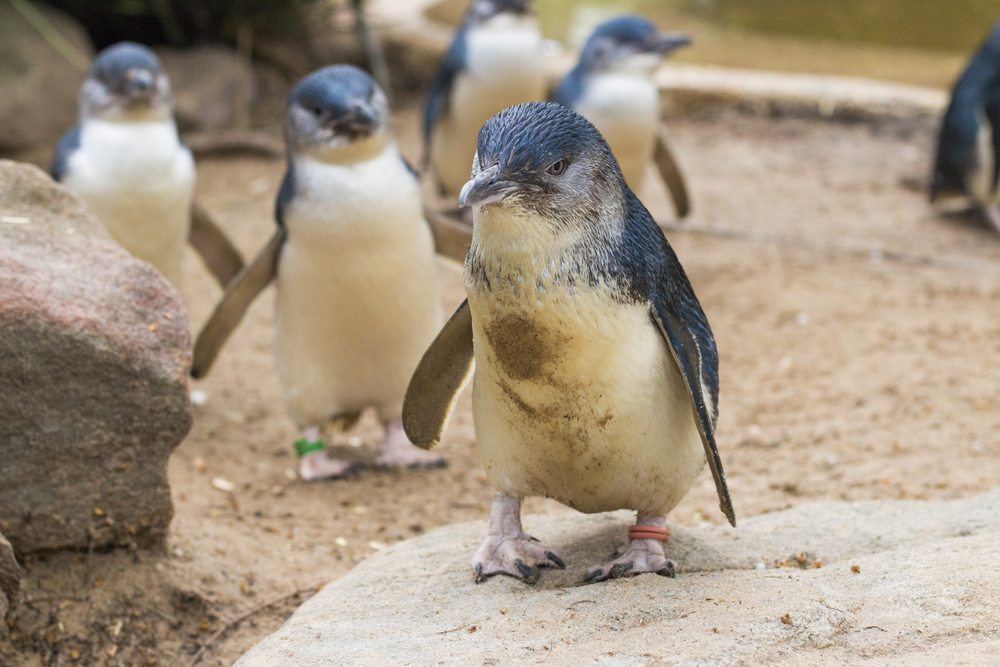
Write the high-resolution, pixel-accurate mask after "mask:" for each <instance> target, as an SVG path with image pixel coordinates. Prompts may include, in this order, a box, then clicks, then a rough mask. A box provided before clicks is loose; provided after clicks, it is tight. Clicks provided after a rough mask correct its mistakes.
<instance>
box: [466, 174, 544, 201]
mask: <svg viewBox="0 0 1000 667" xmlns="http://www.w3.org/2000/svg"><path fill="white" fill-rule="evenodd" d="M498 172H499V170H498V169H497V168H496V167H491V168H489V169H486V170H485V171H481V172H480V173H479V175H478V176H476V177H475V178H474V179H472V180H471V181H469V182H468V183H466V184H465V185H464V186H462V191H461V192H460V193H459V195H458V205H459V206H486V205H487V204H495V203H497V202H499V201H503V200H504V199H506V198H507V197H509V196H511V195H512V194H514V193H515V192H520V191H522V190H526V189H535V188H537V187H538V186H536V185H531V184H529V183H519V182H517V181H505V180H500V179H498V178H496V177H497V175H498Z"/></svg>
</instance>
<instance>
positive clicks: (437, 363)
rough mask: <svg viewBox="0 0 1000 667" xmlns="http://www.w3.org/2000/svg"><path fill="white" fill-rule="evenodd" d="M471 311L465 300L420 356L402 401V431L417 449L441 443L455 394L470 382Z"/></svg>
mask: <svg viewBox="0 0 1000 667" xmlns="http://www.w3.org/2000/svg"><path fill="white" fill-rule="evenodd" d="M473 362H474V356H473V347H472V311H471V310H470V309H469V301H468V299H466V300H465V301H463V302H462V305H461V306H459V307H458V310H456V311H455V314H454V315H452V316H451V319H450V320H448V322H447V323H446V324H445V325H444V327H443V328H442V329H441V332H440V333H438V335H437V338H435V339H434V342H433V343H431V346H430V347H429V348H427V351H426V352H424V356H423V358H421V359H420V363H419V364H418V365H417V370H415V371H414V372H413V377H412V378H411V379H410V385H409V386H408V387H407V388H406V397H405V398H404V400H403V430H404V431H405V432H406V436H407V437H408V438H409V439H410V442H412V443H413V444H414V445H416V446H417V447H420V448H422V449H431V448H432V447H434V445H436V444H437V443H438V442H440V441H441V436H442V434H443V433H444V429H445V427H446V426H447V425H448V420H449V419H451V415H452V413H453V412H454V411H455V404H456V402H457V401H458V396H459V394H461V393H462V389H463V388H464V387H465V385H466V384H468V382H469V380H470V379H471V378H472V372H473V368H474V366H475V364H474V363H473Z"/></svg>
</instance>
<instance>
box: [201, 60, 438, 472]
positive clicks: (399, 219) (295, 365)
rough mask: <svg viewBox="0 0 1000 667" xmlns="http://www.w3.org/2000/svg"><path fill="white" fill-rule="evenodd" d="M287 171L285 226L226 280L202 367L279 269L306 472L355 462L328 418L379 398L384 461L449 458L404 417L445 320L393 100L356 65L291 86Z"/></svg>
mask: <svg viewBox="0 0 1000 667" xmlns="http://www.w3.org/2000/svg"><path fill="white" fill-rule="evenodd" d="M284 132H285V142H286V146H287V152H288V168H287V171H286V173H285V177H284V180H283V181H282V184H281V188H280V190H279V192H278V197H277V204H276V210H275V217H276V219H277V223H278V225H277V229H276V231H275V233H274V235H273V236H272V237H271V240H270V241H269V242H268V244H267V246H266V247H265V248H264V249H263V250H262V251H261V252H260V253H259V254H258V255H257V257H256V258H255V259H254V260H253V261H252V262H250V263H249V264H248V265H247V266H246V267H245V268H244V269H243V271H242V272H240V274H239V275H237V276H236V277H235V278H234V279H233V281H232V282H231V283H230V285H229V287H228V288H227V289H226V293H225V294H224V295H223V298H222V301H221V302H220V303H219V304H218V306H217V307H216V309H215V312H214V313H213V314H212V316H211V318H210V319H209V321H208V323H207V324H206V325H205V327H204V328H203V329H202V331H201V333H200V334H199V335H198V339H197V341H196V343H195V351H194V363H193V366H192V370H191V374H192V375H193V376H194V377H202V376H204V375H205V374H206V373H207V372H208V369H209V367H210V366H211V364H212V362H213V361H214V359H215V357H216V355H217V354H218V352H219V350H220V348H221V346H222V344H223V343H224V342H225V340H226V338H227V337H228V336H229V334H230V333H231V332H232V331H233V329H235V327H236V325H237V324H239V321H240V319H241V318H242V316H243V314H244V312H245V311H246V309H247V307H248V306H249V305H250V303H251V302H252V301H253V299H254V298H255V297H256V296H257V294H259V293H260V292H261V291H262V290H263V289H264V288H265V287H266V286H267V285H268V284H269V283H270V282H271V280H272V279H274V280H275V281H276V283H277V317H276V323H275V340H274V352H275V360H276V366H277V371H278V379H279V381H280V384H281V388H282V393H283V397H284V401H285V405H286V407H287V409H288V413H289V415H290V416H291V417H292V419H293V420H294V421H295V422H296V424H297V425H298V427H299V428H300V430H301V432H302V438H300V439H299V440H297V441H296V443H295V448H296V451H297V453H298V455H299V457H300V458H299V473H300V475H301V477H302V478H304V479H307V480H312V479H320V478H330V477H338V476H342V475H344V474H347V473H349V472H351V471H353V470H354V468H355V466H353V465H352V464H350V463H348V462H346V461H341V460H337V459H334V458H332V457H329V456H328V455H327V452H325V451H324V443H323V441H322V440H321V427H322V426H323V425H324V424H326V423H327V422H328V421H329V420H338V419H344V420H346V422H347V423H348V425H349V424H351V423H353V421H354V420H355V419H357V416H358V414H359V413H360V411H361V410H362V409H364V408H367V407H374V408H375V409H376V411H377V413H378V417H379V419H380V421H382V423H383V424H384V425H385V437H384V440H383V441H382V443H381V446H380V450H379V455H378V458H377V459H376V465H380V466H406V467H416V466H439V465H443V464H444V460H443V459H442V458H440V457H438V456H436V455H431V454H430V453H428V452H426V451H423V450H421V449H418V448H416V447H414V446H413V445H412V444H411V443H410V441H409V440H408V439H407V438H406V434H405V433H404V432H403V428H402V424H401V419H400V417H401V412H402V408H403V397H404V395H405V392H406V387H407V383H408V381H409V379H410V376H411V374H412V373H413V370H414V368H416V366H417V363H418V362H419V361H420V357H421V354H422V353H423V351H424V350H425V349H426V347H427V345H428V344H429V343H430V342H431V341H432V340H433V338H434V336H435V334H436V333H437V331H438V329H439V327H440V324H441V313H440V308H441V307H440V301H439V291H438V285H437V267H436V263H435V254H434V240H433V237H432V233H431V229H430V227H429V226H428V224H427V222H426V220H425V218H424V214H423V206H422V200H421V196H420V188H419V182H418V179H417V176H416V174H415V172H414V171H412V168H411V167H410V166H409V164H407V163H406V161H405V160H404V159H403V157H402V156H401V155H400V152H399V149H398V148H397V146H396V141H395V139H394V137H393V134H392V129H391V127H390V118H389V108H388V104H387V102H386V97H385V95H384V94H383V92H382V90H381V89H380V88H379V87H378V85H376V83H375V82H374V81H373V80H372V78H371V77H370V76H368V74H366V73H365V72H363V71H362V70H360V69H358V68H356V67H353V66H349V65H335V66H330V67H326V68H323V69H320V70H318V71H316V72H313V73H312V74H310V75H308V76H307V77H305V78H304V79H303V80H302V81H300V82H299V83H298V84H297V85H296V86H295V88H294V89H293V90H292V92H291V94H290V96H289V100H288V107H287V111H286V113H285V120H284Z"/></svg>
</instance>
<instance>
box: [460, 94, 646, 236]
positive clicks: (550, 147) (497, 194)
mask: <svg viewBox="0 0 1000 667" xmlns="http://www.w3.org/2000/svg"><path fill="white" fill-rule="evenodd" d="M626 187H627V186H626V185H625V179H624V178H623V177H622V173H621V169H620V168H619V167H618V162H617V161H616V160H615V158H614V155H612V153H611V149H610V148H609V147H608V144H607V142H606V141H605V140H604V137H602V136H601V133H600V132H598V131H597V129H596V128H595V127H594V126H593V125H591V124H590V122H589V121H588V120H587V119H585V118H584V117H583V116H581V115H579V114H578V113H576V112H574V111H571V110H570V109H567V108H566V107H564V106H562V105H560V104H554V103H550V102H529V103H526V104H519V105H517V106H513V107H510V108H509V109H504V110H503V111H501V112H500V113H498V114H496V115H495V116H493V117H492V118H490V119H489V120H488V121H486V123H485V124H484V125H483V127H482V128H481V129H480V130H479V139H478V144H477V151H476V156H475V158H474V159H473V165H472V180H470V181H469V182H468V183H466V184H465V186H464V187H463V188H462V192H461V194H460V195H459V200H458V203H459V204H460V205H462V206H473V207H474V211H475V212H476V213H477V215H478V214H480V213H485V214H486V217H491V216H493V214H497V213H498V214H500V215H499V216H498V218H505V219H512V218H517V219H522V220H523V219H531V220H535V221H538V219H539V218H541V220H542V221H543V222H542V225H543V226H545V227H548V228H549V233H559V231H560V230H574V229H576V230H579V229H582V228H583V227H585V226H588V225H589V224H592V223H594V222H595V221H600V220H606V219H607V214H609V213H611V214H612V215H613V214H614V212H615V211H617V213H618V214H619V215H618V219H620V218H621V215H620V213H621V207H622V202H623V192H624V189H625V188H626ZM476 224H477V225H478V224H479V218H478V217H477V222H476ZM518 231H519V232H522V233H523V232H525V231H530V230H524V229H521V230H518Z"/></svg>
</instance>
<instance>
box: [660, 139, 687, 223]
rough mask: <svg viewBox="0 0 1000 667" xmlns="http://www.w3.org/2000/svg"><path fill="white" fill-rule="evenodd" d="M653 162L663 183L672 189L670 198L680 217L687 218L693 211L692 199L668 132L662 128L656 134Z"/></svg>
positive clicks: (668, 188)
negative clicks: (668, 137)
mask: <svg viewBox="0 0 1000 667" xmlns="http://www.w3.org/2000/svg"><path fill="white" fill-rule="evenodd" d="M653 162H654V163H655V164H656V170H657V171H658V172H659V174H660V178H662V179H663V183H664V184H665V185H666V186H667V190H669V191H670V198H671V199H673V201H674V209H675V210H676V211H677V217H678V218H686V217H687V215H688V213H690V212H691V200H690V199H689V198H688V192H687V186H686V185H685V184H684V176H683V175H682V174H681V170H680V167H679V166H678V165H677V160H675V159H674V155H673V153H671V152H670V145H669V144H668V143H667V134H666V132H664V131H663V129H661V130H660V132H659V134H657V136H656V148H655V152H654V154H653Z"/></svg>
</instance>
